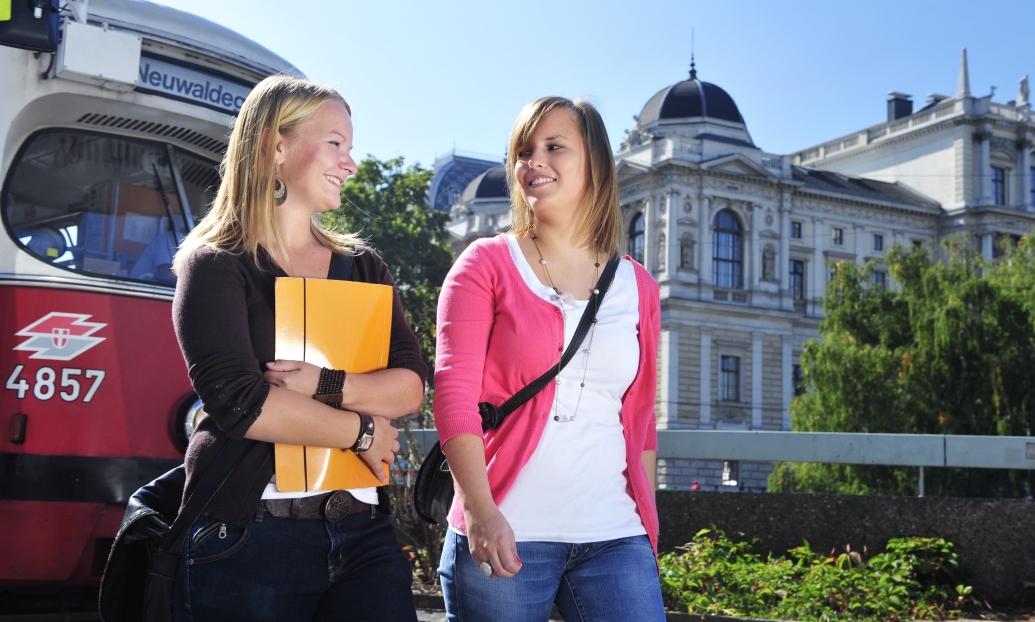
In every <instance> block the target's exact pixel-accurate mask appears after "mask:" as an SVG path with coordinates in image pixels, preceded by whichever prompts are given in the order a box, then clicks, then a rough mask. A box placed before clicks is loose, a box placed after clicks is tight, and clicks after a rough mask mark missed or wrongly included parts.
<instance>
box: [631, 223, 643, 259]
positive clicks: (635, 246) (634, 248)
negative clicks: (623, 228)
mask: <svg viewBox="0 0 1035 622" xmlns="http://www.w3.org/2000/svg"><path fill="white" fill-rule="evenodd" d="M629 255H630V256H631V257H632V258H633V259H635V260H636V261H638V262H640V263H643V214H642V213H641V214H636V215H635V216H633V219H632V222H631V223H629Z"/></svg>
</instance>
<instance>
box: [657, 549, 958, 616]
mask: <svg viewBox="0 0 1035 622" xmlns="http://www.w3.org/2000/svg"><path fill="white" fill-rule="evenodd" d="M737 535H738V536H743V534H737ZM757 549H758V544H757V541H748V540H746V539H741V540H740V541H734V540H732V539H730V538H728V537H727V536H726V534H725V533H724V532H723V531H721V530H714V531H713V530H709V529H703V530H701V531H700V532H698V533H697V535H696V536H694V539H693V541H692V542H690V543H689V544H687V545H685V546H683V547H680V550H681V551H682V552H680V553H668V554H666V555H662V556H661V558H660V566H661V589H662V592H663V594H664V597H665V605H666V608H667V609H669V610H672V611H686V612H688V613H696V614H702V615H703V614H721V615H729V616H736V617H745V618H768V619H775V620H817V621H820V622H828V621H832V620H845V621H860V622H861V621H869V620H875V621H876V620H880V621H891V622H897V621H898V620H906V619H925V620H934V619H946V618H954V617H959V615H960V611H961V607H962V606H963V604H964V603H965V602H966V601H967V600H968V598H969V595H970V593H971V588H970V587H969V586H964V585H960V584H958V583H957V582H956V581H955V580H954V577H955V576H956V573H957V570H958V562H957V559H956V554H955V553H954V552H953V550H952V549H953V546H952V543H951V542H946V541H945V540H943V539H941V538H894V539H891V540H889V541H888V544H887V547H886V549H885V551H884V552H883V553H880V554H877V555H873V556H868V554H867V552H866V551H865V550H864V551H861V552H860V551H852V550H851V549H850V547H847V546H846V547H845V550H844V552H842V553H840V554H837V552H836V551H831V553H830V554H829V555H822V554H819V553H816V552H814V551H813V550H812V549H811V548H810V547H809V544H808V542H806V543H805V544H804V545H803V546H800V547H798V548H795V549H792V550H791V551H788V555H787V557H774V556H772V555H765V556H763V555H762V554H760V553H759V552H758V550H757Z"/></svg>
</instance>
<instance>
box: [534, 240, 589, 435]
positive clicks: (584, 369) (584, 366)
mask: <svg viewBox="0 0 1035 622" xmlns="http://www.w3.org/2000/svg"><path fill="white" fill-rule="evenodd" d="M531 237H532V244H533V245H534V246H535V251H536V253H538V254H539V263H540V264H542V266H543V271H544V272H546V280H548V281H550V289H552V290H553V291H554V293H555V294H557V296H558V297H561V300H562V302H561V317H562V318H563V320H562V321H563V322H564V329H565V331H567V328H568V312H567V311H566V310H565V309H564V296H569V297H571V298H572V300H574V296H572V295H571V294H570V293H569V292H565V293H564V294H562V293H561V291H560V290H559V289H557V286H556V285H554V283H553V277H552V276H550V269H549V268H548V267H547V266H546V259H544V258H543V251H541V250H539V243H538V242H536V235H535V234H534V233H533V234H532V236H531ZM598 259H599V258H598ZM593 274H594V278H593V282H594V283H596V282H597V281H598V280H599V279H600V262H599V261H594V262H593ZM598 293H599V291H598V290H597V289H596V288H595V287H594V289H593V294H594V295H596V294H598ZM592 302H593V300H592V298H590V300H589V301H588V302H587V303H586V304H587V305H588V304H591V303H592ZM573 304H574V303H573ZM596 332H597V319H596V318H593V323H592V325H591V326H590V327H589V345H587V346H586V357H585V358H584V359H583V363H582V382H580V383H579V397H578V399H576V400H575V410H574V412H572V413H571V416H570V417H568V418H567V419H561V416H560V415H558V414H557V402H558V400H557V397H556V395H555V396H554V399H553V412H554V415H553V420H554V421H557V422H559V423H571V422H572V421H575V417H576V416H578V414H579V405H580V404H582V392H583V391H584V390H585V389H586V373H587V372H588V371H589V355H590V353H592V352H593V335H595V334H596ZM560 364H561V363H560V361H558V362H557V365H558V366H560ZM560 383H561V378H560V372H559V371H558V375H557V384H560Z"/></svg>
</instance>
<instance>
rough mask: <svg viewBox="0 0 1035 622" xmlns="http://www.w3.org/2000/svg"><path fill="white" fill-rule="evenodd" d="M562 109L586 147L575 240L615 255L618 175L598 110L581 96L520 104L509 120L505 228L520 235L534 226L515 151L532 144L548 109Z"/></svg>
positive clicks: (618, 226)
mask: <svg viewBox="0 0 1035 622" xmlns="http://www.w3.org/2000/svg"><path fill="white" fill-rule="evenodd" d="M558 108H566V109H568V110H570V111H572V112H573V113H574V114H575V118H576V119H577V120H578V124H579V129H580V130H581V131H582V142H583V144H585V146H586V178H587V180H588V183H587V185H586V186H587V187H586V194H585V196H584V198H583V204H582V205H581V206H580V207H581V209H580V210H579V213H580V216H579V222H578V225H577V227H576V237H575V240H576V243H577V244H580V245H581V244H585V245H587V246H589V247H590V248H591V249H592V250H593V251H595V252H598V253H601V254H604V255H607V256H609V257H610V256H613V255H617V254H618V252H619V249H620V248H621V247H622V243H623V241H624V239H625V233H624V232H623V231H622V209H621V205H620V203H619V201H618V174H617V173H616V172H615V159H614V156H613V155H612V154H611V143H610V141H609V140H608V138H607V129H605V128H604V120H603V119H602V118H601V117H600V113H599V112H597V109H596V108H594V107H593V104H591V103H589V101H587V100H586V99H584V98H581V97H580V98H578V99H576V100H574V101H572V100H570V99H567V98H565V97H543V98H540V99H537V100H535V101H534V102H532V103H530V104H528V105H526V106H525V107H524V109H522V110H521V114H519V115H518V118H517V121H515V122H514V129H513V130H512V131H511V133H510V145H509V147H508V149H507V186H508V187H509V188H510V210H511V222H512V223H513V224H512V225H511V227H510V232H511V233H514V234H517V235H522V234H526V233H531V232H532V231H533V230H534V229H535V214H534V213H533V212H532V209H531V208H530V207H529V206H528V204H527V203H525V199H524V198H523V197H522V196H521V189H520V188H519V187H518V185H519V184H518V182H517V178H516V177H515V174H514V167H515V165H516V164H517V161H518V153H520V152H522V151H524V150H525V149H526V148H527V147H528V145H529V143H531V142H532V135H533V134H535V131H536V129H537V128H538V127H539V124H540V123H542V121H543V119H545V118H546V115H548V114H549V113H550V112H552V111H554V110H556V109H558Z"/></svg>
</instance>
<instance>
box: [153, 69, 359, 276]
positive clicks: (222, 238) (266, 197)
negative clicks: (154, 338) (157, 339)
mask: <svg viewBox="0 0 1035 622" xmlns="http://www.w3.org/2000/svg"><path fill="white" fill-rule="evenodd" d="M329 101H337V102H341V104H342V105H343V106H345V110H346V111H348V113H349V115H350V116H351V115H352V109H351V108H350V107H349V104H348V102H346V101H345V98H343V97H342V96H341V95H340V94H339V93H338V92H337V91H336V90H334V89H333V88H331V87H329V86H324V85H322V84H316V83H315V82H310V81H308V80H299V79H297V78H291V77H288V76H270V77H269V78H266V79H265V80H263V81H262V82H260V83H259V84H257V85H256V86H255V88H254V89H252V92H251V93H249V94H248V98H247V99H245V100H244V104H243V105H242V106H241V112H240V113H239V114H238V115H237V117H236V118H235V119H234V121H233V130H232V131H231V133H230V144H229V146H228V147H227V150H226V156H224V157H223V161H222V163H220V165H219V173H220V177H221V181H220V183H219V191H218V192H217V193H216V198H215V200H214V201H213V202H212V207H211V209H209V211H208V213H207V214H205V217H204V218H202V219H201V222H199V223H198V225H197V226H196V227H194V230H193V231H191V232H190V234H189V235H187V237H186V238H185V239H184V240H183V243H182V244H180V248H179V251H177V253H176V257H175V258H174V259H173V270H174V271H176V272H177V273H178V272H179V270H180V268H181V267H182V265H183V262H184V261H185V259H186V258H187V257H188V256H189V255H190V254H191V253H193V252H194V251H196V250H197V249H199V248H204V247H209V248H214V249H216V250H220V251H227V252H231V253H242V252H244V253H248V254H250V255H251V256H252V258H253V259H254V260H255V261H256V263H258V249H259V243H260V242H262V241H264V240H268V241H270V242H272V243H273V244H275V245H276V247H277V248H276V250H277V251H278V252H279V253H280V254H281V255H282V256H283V257H287V253H286V249H285V248H284V242H283V239H282V238H281V236H280V231H278V230H277V222H276V217H275V210H276V205H275V204H274V199H273V186H274V175H275V174H276V162H275V160H274V151H275V150H276V145H277V136H278V134H281V135H284V136H286V137H288V138H293V137H294V136H296V135H297V132H298V128H299V127H300V126H301V125H303V124H304V123H306V122H307V121H309V120H310V119H312V117H313V115H315V114H316V111H317V110H318V109H319V108H320V106H322V105H323V104H325V103H327V102H329ZM318 218H319V215H315V216H314V217H313V221H312V223H311V224H310V229H311V231H312V233H313V235H314V236H316V239H317V240H319V241H320V243H321V244H323V245H324V246H326V247H327V248H329V249H331V251H333V252H337V253H343V254H351V253H354V252H355V251H354V246H355V245H356V244H361V243H362V242H363V240H362V239H361V238H359V237H358V236H356V235H353V234H351V233H345V232H340V231H333V230H331V229H327V228H326V227H324V226H323V225H322V224H321V223H320V221H319V219H318ZM271 250H272V249H271Z"/></svg>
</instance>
